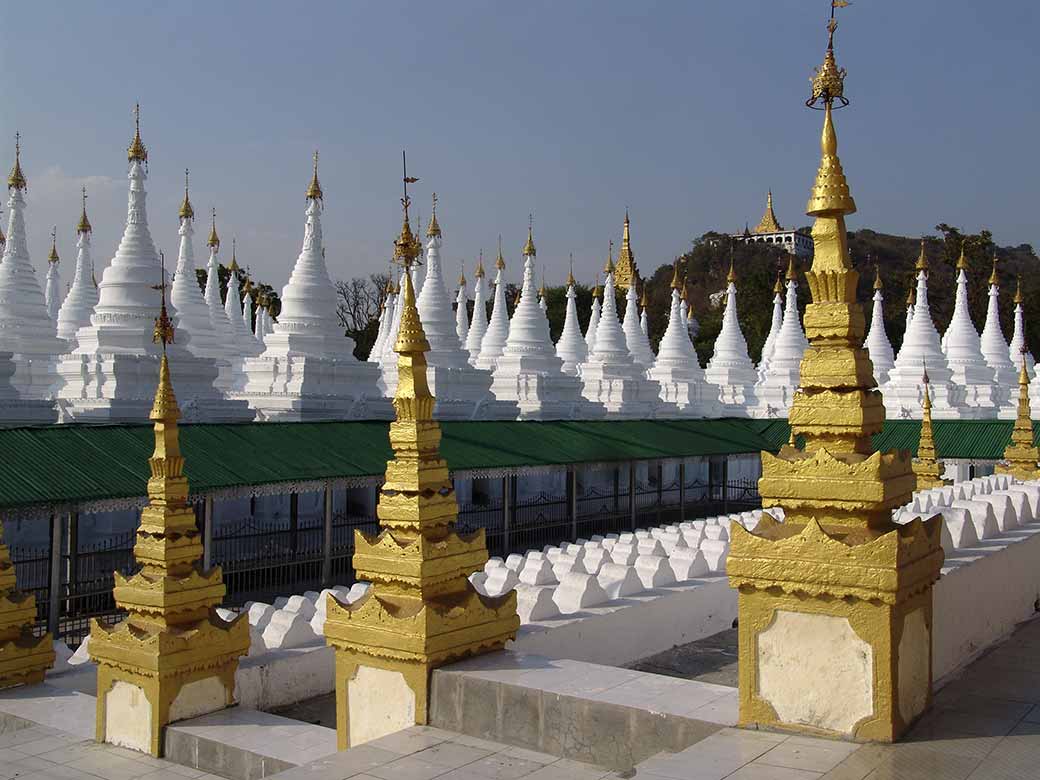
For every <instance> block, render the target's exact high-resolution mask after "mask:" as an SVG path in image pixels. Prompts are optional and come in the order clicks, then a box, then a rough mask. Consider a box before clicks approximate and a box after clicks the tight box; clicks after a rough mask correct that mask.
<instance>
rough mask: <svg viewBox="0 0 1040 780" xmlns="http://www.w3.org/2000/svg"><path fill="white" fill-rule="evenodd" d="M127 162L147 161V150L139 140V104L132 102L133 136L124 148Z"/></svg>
mask: <svg viewBox="0 0 1040 780" xmlns="http://www.w3.org/2000/svg"><path fill="white" fill-rule="evenodd" d="M126 161H127V162H134V161H137V162H148V150H147V149H146V148H145V145H144V142H143V141H142V140H141V104H140V103H135V104H134V137H133V139H132V140H131V141H130V146H128V147H127V149H126Z"/></svg>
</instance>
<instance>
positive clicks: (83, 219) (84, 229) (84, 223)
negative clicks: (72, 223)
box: [76, 187, 93, 233]
mask: <svg viewBox="0 0 1040 780" xmlns="http://www.w3.org/2000/svg"><path fill="white" fill-rule="evenodd" d="M92 231H93V228H92V227H91V226H90V220H89V219H87V188H86V187H84V188H83V210H82V211H81V212H80V215H79V224H77V225H76V232H77V233H90V232H92Z"/></svg>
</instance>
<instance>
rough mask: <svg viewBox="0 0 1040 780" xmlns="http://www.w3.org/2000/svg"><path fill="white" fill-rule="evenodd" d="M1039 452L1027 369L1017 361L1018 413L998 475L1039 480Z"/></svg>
mask: <svg viewBox="0 0 1040 780" xmlns="http://www.w3.org/2000/svg"><path fill="white" fill-rule="evenodd" d="M1038 462H1040V450H1038V449H1037V446H1036V434H1035V433H1034V431H1033V420H1032V417H1031V414H1030V409H1029V369H1028V368H1027V366H1026V361H1025V360H1019V370H1018V413H1017V414H1016V416H1015V425H1014V427H1013V428H1012V429H1011V441H1010V442H1009V443H1008V446H1007V447H1006V448H1005V450H1004V460H1003V462H1001V463H998V464H997V467H996V471H997V473H999V474H1010V475H1012V476H1013V477H1016V478H1018V479H1021V480H1023V481H1029V480H1034V479H1040V463H1038Z"/></svg>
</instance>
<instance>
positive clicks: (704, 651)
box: [628, 628, 737, 688]
mask: <svg viewBox="0 0 1040 780" xmlns="http://www.w3.org/2000/svg"><path fill="white" fill-rule="evenodd" d="M628 668H629V669H636V670H638V671H640V672H650V673H651V674H663V675H667V676H668V677H682V678H685V679H687V680H699V681H700V682H706V683H714V684H715V685H728V686H730V687H732V688H736V687H737V629H735V628H731V629H728V630H726V631H720V632H719V633H717V634H713V635H712V636H709V637H705V638H704V639H698V640H697V641H696V642H688V643H687V644H685V645H679V646H677V647H673V648H672V649H671V650H665V651H664V652H663V653H658V654H657V655H652V656H649V657H648V658H643V659H641V660H639V661H636V662H635V663H633V664H629V665H628Z"/></svg>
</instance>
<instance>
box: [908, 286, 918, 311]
mask: <svg viewBox="0 0 1040 780" xmlns="http://www.w3.org/2000/svg"><path fill="white" fill-rule="evenodd" d="M916 305H917V288H916V287H914V286H913V285H910V292H908V293H907V294H906V308H908V309H909V308H911V307H913V306H916Z"/></svg>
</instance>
